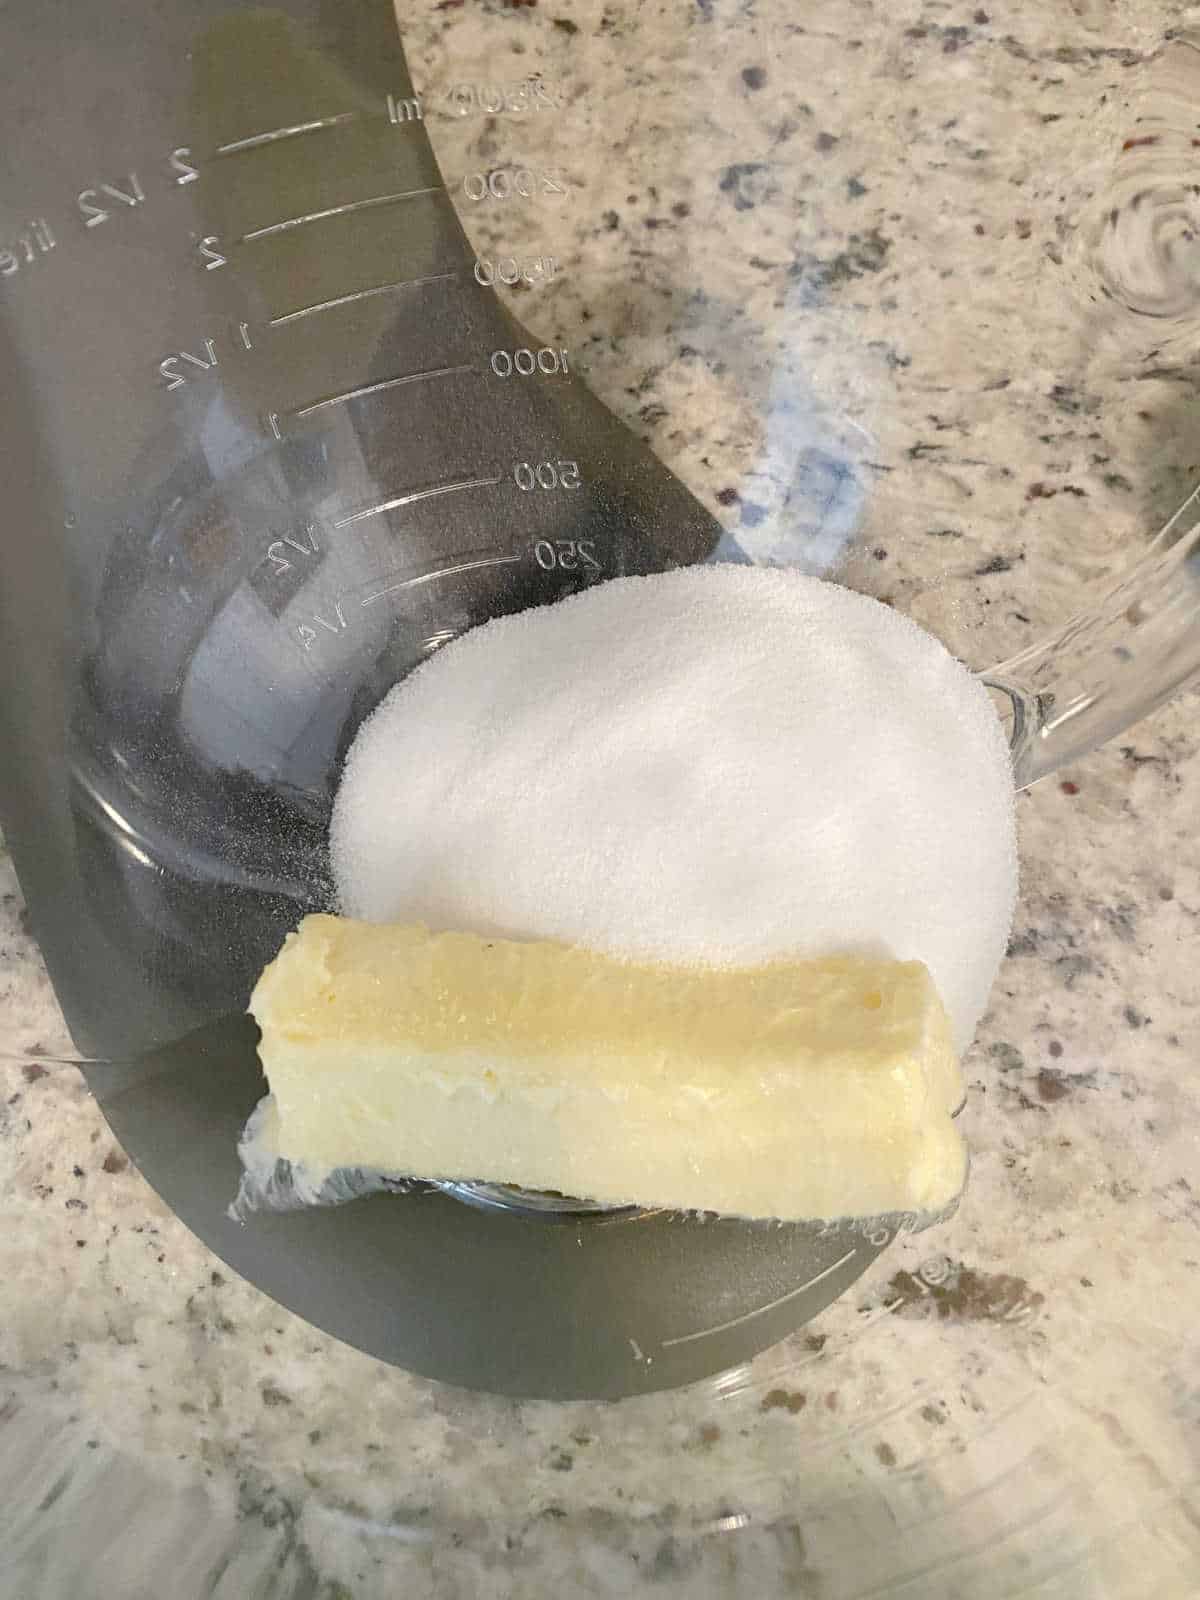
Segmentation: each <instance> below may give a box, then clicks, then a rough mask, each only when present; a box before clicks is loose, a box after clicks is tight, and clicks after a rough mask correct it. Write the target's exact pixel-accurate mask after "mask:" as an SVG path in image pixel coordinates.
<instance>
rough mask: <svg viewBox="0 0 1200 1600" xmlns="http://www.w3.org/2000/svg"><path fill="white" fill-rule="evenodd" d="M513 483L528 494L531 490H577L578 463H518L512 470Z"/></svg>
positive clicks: (578, 479) (578, 480)
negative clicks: (532, 464) (533, 464)
mask: <svg viewBox="0 0 1200 1600" xmlns="http://www.w3.org/2000/svg"><path fill="white" fill-rule="evenodd" d="M512 475H513V482H514V483H515V484H516V486H517V488H518V489H523V490H525V492H526V493H528V492H529V491H530V490H531V489H578V487H579V484H580V477H579V463H578V461H557V462H555V461H539V462H538V463H537V464H536V465H535V466H531V465H530V463H529V462H528V461H518V462H517V464H516V466H515V467H514V468H513V469H512Z"/></svg>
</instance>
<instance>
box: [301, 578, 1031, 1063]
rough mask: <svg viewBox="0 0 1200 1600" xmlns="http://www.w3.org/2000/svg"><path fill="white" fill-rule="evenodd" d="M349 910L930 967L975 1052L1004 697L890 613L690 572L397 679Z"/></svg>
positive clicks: (345, 897) (365, 759) (372, 734)
mask: <svg viewBox="0 0 1200 1600" xmlns="http://www.w3.org/2000/svg"><path fill="white" fill-rule="evenodd" d="M332 851H333V862H334V871H335V875H336V880H337V885H338V891H339V895H340V902H341V905H340V909H341V910H342V911H343V912H344V913H346V914H347V915H349V916H355V917H362V918H366V919H368V920H370V921H377V922H383V921H403V922H423V923H427V924H428V925H429V926H431V927H433V928H436V929H441V928H463V929H470V930H473V931H475V932H478V933H483V934H488V933H495V934H501V935H507V936H510V937H516V938H523V937H545V938H552V939H558V940H562V941H565V942H571V943H578V944H583V945H586V946H590V947H591V948H593V949H597V950H605V951H610V952H614V953H617V954H623V955H627V956H630V957H634V958H640V959H652V960H665V961H669V962H676V963H687V962H700V963H708V964H717V965H739V966H740V965H750V964H753V963H757V962H761V961H763V960H765V959H767V958H769V957H772V956H780V955H790V956H825V955H832V954H837V953H840V952H857V953H865V954H877V955H885V956H890V957H893V958H896V959H900V960H912V959H916V960H920V961H923V962H925V964H926V965H927V966H928V967H929V969H930V971H931V972H932V973H933V976H934V979H935V981H936V983H937V985H938V988H939V990H940V992H941V995H942V999H943V1001H944V1002H945V1004H946V1007H947V1010H948V1011H949V1013H950V1015H951V1017H952V1019H953V1022H954V1028H955V1034H956V1038H957V1041H958V1045H959V1047H960V1049H963V1048H965V1047H966V1045H967V1043H968V1042H969V1041H970V1038H971V1036H972V1034H973V1033H974V1031H975V1025H976V1023H977V1022H978V1020H979V1017H980V1015H981V1014H982V1012H983V1009H984V1006H985V1004H986V1002H987V997H988V991H989V989H990V987H991V984H992V980H993V978H994V976H995V974H996V970H997V968H998V966H999V964H1000V960H1001V957H1002V956H1003V954H1004V949H1005V943H1006V940H1007V937H1008V930H1009V922H1010V919H1011V916H1012V910H1013V902H1014V898H1015V894H1016V877H1017V868H1016V849H1015V843H1014V826H1013V788H1012V773H1011V768H1010V765H1009V757H1008V749H1007V745H1006V742H1005V739H1004V737H1003V734H1002V731H1001V727H1000V723H999V720H998V718H997V716H996V713H995V711H994V709H993V707H992V704H991V701H990V699H989V696H988V693H987V691H986V690H985V689H984V688H983V687H982V685H981V684H980V683H979V682H978V681H977V680H976V679H975V678H973V677H972V676H971V674H970V673H969V672H968V671H967V670H966V668H965V667H963V666H961V665H960V664H959V663H958V662H957V661H955V660H954V659H953V657H952V656H950V655H949V654H948V653H947V651H946V650H945V649H944V647H943V646H942V645H941V644H940V643H939V642H938V641H937V640H936V639H934V638H932V637H931V636H930V635H929V634H927V633H925V632H923V631H922V629H920V628H919V627H917V626H916V624H914V623H912V622H910V621H908V620H907V619H906V618H905V617H902V616H899V615H897V614H896V613H895V612H893V611H891V610H889V609H888V608H887V607H886V606H884V605H881V604H879V603H878V602H877V601H875V600H870V599H867V598H865V597H864V596H862V595H857V594H854V593H851V592H850V591H849V590H847V589H843V588H839V587H837V586H836V585H834V584H830V583H824V582H821V581H820V580H818V579H815V578H808V577H803V576H801V575H800V574H798V573H794V572H785V571H779V570H760V569H753V568H747V567H733V566H712V567H701V568H688V569H685V570H683V571H678V572H672V573H665V574H662V575H661V576H656V577H650V578H625V579H618V580H616V581H613V582H610V583H604V584H600V585H598V586H597V587H595V588H593V589H589V590H587V591H586V592H584V593H582V594H579V595H575V596H573V597H572V598H570V599H567V600H563V601H560V602H559V603H558V604H556V605H553V606H547V607H542V608H539V609H536V610H531V611H524V612H521V613H520V614H518V615H516V616H510V617H503V618H500V619H498V620H497V621H495V622H491V623H488V624H487V625H486V626H484V627H480V628H477V629H475V630H474V631H472V632H471V633H468V634H466V635H464V637H462V638H461V639H459V640H457V641H456V642H454V643H453V644H450V645H448V646H446V647H445V648H444V649H443V650H442V651H441V652H440V653H439V654H438V655H436V656H434V657H433V658H431V660H430V661H428V662H427V663H426V664H425V665H424V666H422V667H421V668H420V669H419V670H418V671H417V672H415V673H414V674H413V675H412V676H411V677H409V678H407V679H406V680H405V681H404V682H403V683H400V684H398V685H397V687H396V688H395V689H393V690H392V692H391V693H390V694H389V695H388V696H387V698H386V699H385V700H384V701H383V702H382V704H381V705H380V706H379V707H378V709H377V710H376V711H375V712H374V714H373V715H372V716H371V717H370V718H369V719H368V720H367V722H366V723H364V725H363V727H362V729H361V730H360V731H359V734H358V736H357V738H356V739H355V741H354V744H353V746H352V748H351V750H350V754H349V758H348V760H347V764H346V769H345V774H344V777H343V780H342V784H341V788H340V790H339V793H338V797H337V803H336V806H335V809H334V817H333V827H332Z"/></svg>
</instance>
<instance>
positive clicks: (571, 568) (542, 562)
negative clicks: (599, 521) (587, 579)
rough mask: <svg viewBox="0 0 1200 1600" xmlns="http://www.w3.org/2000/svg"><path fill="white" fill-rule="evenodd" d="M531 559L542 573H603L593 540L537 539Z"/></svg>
mask: <svg viewBox="0 0 1200 1600" xmlns="http://www.w3.org/2000/svg"><path fill="white" fill-rule="evenodd" d="M533 559H534V560H535V561H536V562H537V564H538V566H539V567H541V569H542V571H543V572H553V571H554V570H555V568H557V569H558V570H559V571H561V572H582V571H584V570H590V571H592V572H601V571H603V566H602V564H601V562H600V559H599V557H598V556H597V555H596V541H595V540H594V539H539V540H538V542H537V543H536V544H535V545H534V547H533Z"/></svg>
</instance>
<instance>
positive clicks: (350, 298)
mask: <svg viewBox="0 0 1200 1600" xmlns="http://www.w3.org/2000/svg"><path fill="white" fill-rule="evenodd" d="M457 277H458V273H457V272H434V273H431V274H430V275H429V276H428V277H427V278H397V280H396V281H395V283H380V284H377V285H376V286H375V287H374V288H373V289H358V290H356V291H355V293H354V294H339V295H338V296H337V297H336V298H335V299H333V300H318V301H316V302H315V303H314V304H313V305H311V306H301V307H300V308H299V310H297V311H288V312H285V313H284V315H283V316H282V317H272V318H271V320H270V322H268V323H267V327H268V328H282V327H284V326H285V325H286V324H287V323H289V322H299V320H300V318H301V317H313V316H316V314H317V313H318V312H319V311H333V310H334V309H335V308H336V307H337V306H349V305H353V304H354V303H355V301H357V300H371V299H373V298H374V297H375V296H376V295H378V294H394V293H396V292H397V291H398V290H400V289H424V288H425V287H426V286H427V285H428V284H431V283H453V282H454V280H455V279H456V278H457Z"/></svg>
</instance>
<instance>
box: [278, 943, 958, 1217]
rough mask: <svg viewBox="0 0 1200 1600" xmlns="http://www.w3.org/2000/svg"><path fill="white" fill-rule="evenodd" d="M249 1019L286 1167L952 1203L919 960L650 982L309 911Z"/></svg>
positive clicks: (637, 972) (837, 962)
mask: <svg viewBox="0 0 1200 1600" xmlns="http://www.w3.org/2000/svg"><path fill="white" fill-rule="evenodd" d="M250 1009H251V1011H252V1012H253V1014H254V1016H255V1018H256V1020H257V1021H258V1024H259V1026H260V1028H261V1030H262V1041H261V1044H260V1046H259V1054H260V1056H261V1058H262V1063H263V1067H264V1070H265V1071H266V1074H267V1078H268V1081H269V1083H270V1088H271V1093H272V1096H273V1099H274V1105H275V1108H274V1115H273V1117H272V1119H271V1122H272V1142H273V1144H274V1146H275V1148H276V1150H277V1153H278V1154H279V1155H281V1156H284V1157H286V1158H287V1159H288V1160H290V1161H291V1162H293V1163H294V1164H298V1165H299V1166H300V1167H302V1168H303V1169H304V1170H305V1171H306V1173H308V1174H309V1175H310V1176H313V1177H319V1176H320V1175H321V1174H324V1173H327V1172H329V1171H332V1170H333V1169H336V1168H338V1167H363V1168H367V1169H374V1170H377V1171H381V1172H386V1173H395V1174H402V1175H406V1176H411V1177H420V1178H427V1179H456V1178H457V1179H478V1180H482V1181H488V1182H498V1183H512V1184H520V1185H523V1186H524V1187H526V1188H532V1189H556V1190H560V1191H562V1192H563V1193H566V1194H573V1195H579V1196H586V1197H588V1198H591V1199H595V1200H599V1201H605V1202H610V1203H612V1204H620V1203H635V1204H638V1205H642V1206H659V1207H665V1208H670V1209H679V1210H703V1211H715V1212H720V1213H725V1214H729V1215H736V1216H744V1217H763V1218H766V1217H777V1218H781V1219H787V1220H796V1219H824V1218H834V1217H842V1216H863V1215H870V1214H875V1213H881V1212H890V1211H924V1212H934V1211H939V1210H942V1209H943V1208H944V1207H945V1206H947V1205H948V1204H949V1203H950V1202H952V1201H953V1200H954V1198H955V1197H956V1196H957V1194H958V1193H959V1191H960V1189H961V1188H962V1184H963V1181H964V1178H965V1173H966V1152H965V1148H964V1145H963V1142H962V1139H961V1137H960V1136H959V1134H958V1131H957V1129H956V1128H955V1125H954V1122H953V1120H952V1118H953V1114H954V1112H955V1111H956V1110H957V1108H958V1106H959V1104H960V1102H961V1100H962V1094H963V1084H962V1076H961V1072H960V1069H959V1064H958V1060H957V1058H956V1056H955V1054H954V1049H953V1045H952V1042H951V1035H950V1028H949V1024H948V1022H947V1018H946V1014H945V1012H944V1010H943V1008H942V1004H941V1001H940V999H939V997H938V994H937V990H936V988H935V986H934V984H933V981H932V979H931V978H930V976H929V973H928V972H927V970H926V969H925V967H924V966H922V965H921V963H919V962H899V961H882V960H875V959H868V958H860V957H852V956H846V957H832V958H830V959H827V960H804V961H777V962H772V963H769V964H767V965H764V966H759V967H754V968H748V969H740V970H738V969H709V968H699V967H667V966H643V965H636V964H633V963H626V962H622V961H618V960H614V959H612V958H611V957H607V956H603V955H598V954H595V953H593V952H590V951H586V950H582V949H579V948H575V947H566V946H563V945H557V944H551V943H546V942H529V943H525V942H520V941H516V940H507V939H484V938H480V937H477V936H476V935H474V934H469V933H432V932H430V931H429V930H428V929H426V928H423V927H409V926H400V925H397V926H391V925H388V926H383V925H377V924H373V923H363V922H355V921H351V920H349V919H346V918H340V917H331V916H312V917H306V918H305V920H304V921H303V922H302V923H301V925H300V927H299V929H298V930H297V932H295V933H293V934H290V935H289V936H288V939H287V941H286V942H285V944H284V946H283V949H282V950H281V951H280V953H279V955H278V956H277V957H276V959H275V960H274V961H273V962H271V964H270V965H269V966H268V967H267V968H266V970H265V971H264V972H263V974H262V977H261V978H260V980H259V982H258V985H257V987H256V988H255V991H254V994H253V996H252V998H251V1002H250Z"/></svg>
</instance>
